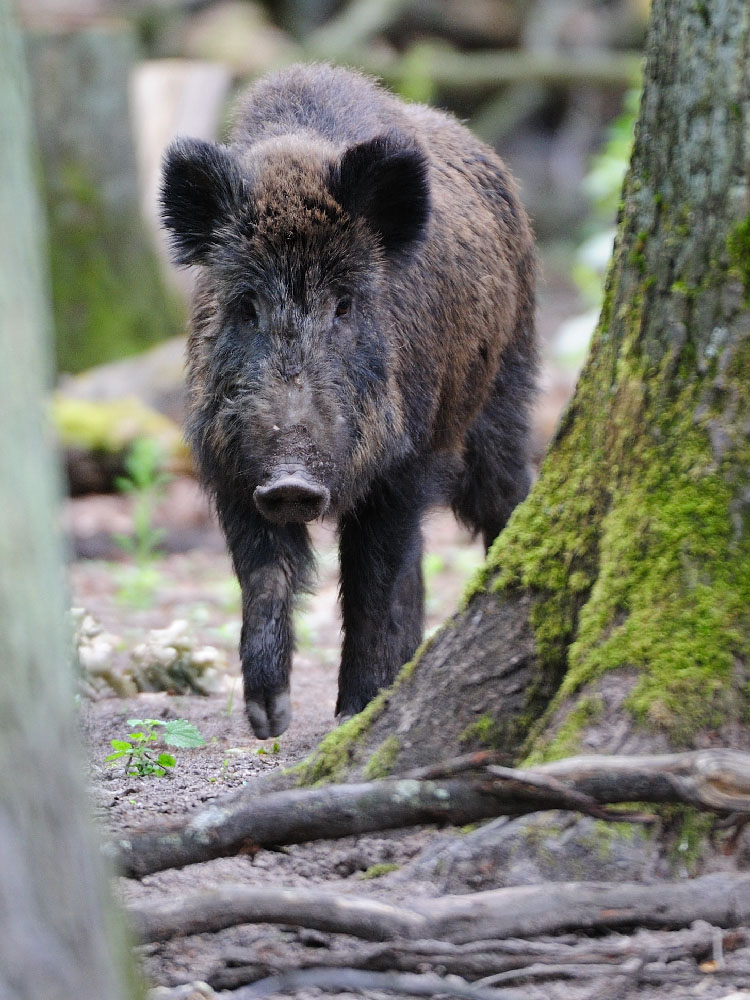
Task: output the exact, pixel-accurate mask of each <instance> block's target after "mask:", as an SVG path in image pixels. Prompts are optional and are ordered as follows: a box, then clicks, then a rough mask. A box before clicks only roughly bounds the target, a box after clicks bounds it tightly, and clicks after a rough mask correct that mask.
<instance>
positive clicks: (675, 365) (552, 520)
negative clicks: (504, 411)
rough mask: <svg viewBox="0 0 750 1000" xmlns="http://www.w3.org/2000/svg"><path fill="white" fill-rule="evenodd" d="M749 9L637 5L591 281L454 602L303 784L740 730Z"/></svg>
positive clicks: (734, 737)
mask: <svg viewBox="0 0 750 1000" xmlns="http://www.w3.org/2000/svg"><path fill="white" fill-rule="evenodd" d="M748 65H750V6H748V4H747V0H708V2H705V3H695V2H694V0H654V3H653V5H652V14H651V22H650V28H649V35H648V49H647V65H646V70H645V89H644V94H643V101H642V106H641V112H640V118H639V122H638V126H637V130H636V140H635V147H634V152H633V157H632V162H631V167H630V171H629V175H628V178H627V180H626V184H625V189H624V201H623V207H622V211H621V223H620V228H619V236H618V240H617V245H616V249H615V253H614V258H613V262H612V265H611V270H610V274H609V278H608V283H607V289H606V300H605V304H604V308H603V311H602V315H601V319H600V322H599V327H598V331H597V333H596V336H595V339H594V342H593V345H592V348H591V353H590V357H589V360H588V362H587V365H586V367H585V369H584V371H583V373H582V375H581V378H580V381H579V384H578V388H577V391H576V394H575V397H574V399H573V401H572V403H571V405H570V407H569V410H568V412H567V414H566V416H565V417H564V419H563V421H562V425H561V427H560V429H559V431H558V434H557V436H556V439H555V441H554V443H553V445H552V447H551V450H550V453H549V455H548V457H547V459H546V461H545V463H544V465H543V468H542V470H541V475H540V478H539V481H538V482H537V484H536V486H535V488H534V489H533V491H532V493H531V495H530V496H529V498H528V499H527V500H526V502H525V503H524V504H522V505H521V506H520V507H519V508H518V509H517V511H516V512H515V514H514V516H513V518H512V519H511V522H510V523H509V525H508V527H507V529H506V530H505V532H504V533H503V534H502V535H501V536H500V538H499V539H498V541H497V542H496V543H495V545H494V546H493V548H492V550H491V552H490V555H489V558H488V560H487V562H486V565H485V567H484V569H483V571H482V573H481V576H480V578H479V579H477V580H476V581H475V583H474V585H473V587H472V588H471V593H470V594H469V595H468V596H467V599H466V601H465V603H464V606H463V609H462V610H460V611H459V613H458V614H457V615H456V616H455V617H454V618H453V619H452V620H451V621H449V622H448V623H447V624H446V625H445V626H444V627H443V629H442V630H441V631H440V632H439V633H438V634H437V635H436V636H434V637H433V638H432V639H431V641H429V642H428V643H427V644H426V645H425V647H424V648H423V649H422V651H421V654H419V655H418V656H417V658H416V660H415V662H414V664H412V665H411V666H410V667H408V668H406V669H405V670H404V671H403V672H402V675H401V677H400V678H399V680H398V681H397V683H396V687H395V688H394V689H393V690H392V691H391V692H390V693H388V694H385V695H383V696H381V697H380V698H379V699H378V700H377V701H376V702H374V703H373V704H372V705H371V706H370V707H369V708H368V709H366V710H365V713H363V715H361V716H359V717H357V718H355V719H354V720H352V721H351V722H350V723H349V724H348V725H347V726H346V727H342V728H341V729H340V730H338V731H336V732H335V733H333V734H331V736H330V737H329V738H328V740H327V741H325V742H324V743H323V744H322V745H321V747H320V748H319V750H318V752H317V753H316V755H314V757H313V758H312V759H311V760H310V761H308V762H307V764H306V765H305V766H304V769H303V771H302V778H303V779H304V780H311V779H313V780H314V779H316V778H321V777H325V776H331V775H342V774H344V773H345V772H347V771H349V772H352V771H361V770H362V769H363V768H365V769H367V768H369V771H370V773H376V772H378V773H387V772H388V771H392V770H401V769H403V768H405V767H409V766H415V765H418V764H425V763H430V762H433V761H435V760H436V759H440V758H443V757H449V756H451V755H452V754H454V753H456V752H457V751H461V750H466V749H470V748H471V747H474V746H477V745H491V746H495V747H497V748H499V749H501V750H504V751H507V753H508V755H509V757H511V758H513V759H516V760H519V759H527V760H539V759H545V758H553V757H558V756H563V755H566V754H569V753H577V752H599V753H607V752H609V753H638V752H646V751H650V752H659V751H664V750H668V749H678V748H686V747H700V746H704V745H709V744H713V743H723V744H728V745H731V746H734V747H738V748H740V747H742V748H747V747H748V746H750V724H749V722H750V684H749V683H748V682H749V680H750V75H749V74H748Z"/></svg>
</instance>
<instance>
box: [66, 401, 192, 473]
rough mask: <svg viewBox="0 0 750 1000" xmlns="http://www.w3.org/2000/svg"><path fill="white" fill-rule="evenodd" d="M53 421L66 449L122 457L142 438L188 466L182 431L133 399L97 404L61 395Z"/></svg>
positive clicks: (168, 420) (97, 402) (162, 416)
mask: <svg viewBox="0 0 750 1000" xmlns="http://www.w3.org/2000/svg"><path fill="white" fill-rule="evenodd" d="M52 419H53V422H54V425H55V429H56V430H57V433H58V435H59V438H60V443H61V444H62V445H63V447H65V448H80V449H82V450H84V451H90V452H101V453H103V454H105V455H119V454H121V453H122V452H124V451H125V450H126V449H127V448H129V447H130V446H131V445H132V444H133V442H134V441H136V440H137V439H138V438H153V439H155V440H157V441H158V442H159V443H160V446H161V448H162V451H163V452H164V455H165V456H168V457H169V458H170V459H172V460H173V459H178V460H181V461H184V462H187V455H188V452H187V447H186V445H185V443H184V441H183V439H182V434H181V432H180V429H179V427H178V426H177V425H176V424H175V423H174V422H173V421H172V420H170V419H169V418H168V417H165V416H164V415H163V414H161V413H157V412H156V410H152V409H151V408H150V407H148V406H146V405H145V404H144V403H142V402H141V401H140V400H139V399H136V398H135V397H133V396H128V397H123V398H121V399H112V400H97V401H96V402H94V401H92V400H88V399H72V398H70V397H66V396H63V395H61V394H60V393H57V394H56V395H55V396H54V397H53V400H52Z"/></svg>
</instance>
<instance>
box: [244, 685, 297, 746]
mask: <svg viewBox="0 0 750 1000" xmlns="http://www.w3.org/2000/svg"><path fill="white" fill-rule="evenodd" d="M245 712H246V713H247V718H248V721H249V723H250V725H251V726H252V728H253V732H254V733H255V735H256V736H257V737H258V739H259V740H267V739H268V738H269V736H280V735H281V733H283V732H284V730H285V729H287V728H288V726H289V723H290V722H291V721H292V701H291V698H290V697H289V692H288V691H275V692H272V693H270V694H267V695H265V697H264V696H262V695H261V698H260V699H259V700H256V699H254V698H247V699H246V700H245Z"/></svg>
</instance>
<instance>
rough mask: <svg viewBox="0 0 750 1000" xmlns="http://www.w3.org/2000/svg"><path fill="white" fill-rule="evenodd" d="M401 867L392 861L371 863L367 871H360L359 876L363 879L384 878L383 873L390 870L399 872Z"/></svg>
mask: <svg viewBox="0 0 750 1000" xmlns="http://www.w3.org/2000/svg"><path fill="white" fill-rule="evenodd" d="M400 867H401V866H400V865H397V864H393V863H391V862H381V863H380V864H378V865H370V867H369V868H368V869H367V870H366V871H363V872H361V873H360V875H359V878H361V879H363V880H365V879H372V878H382V876H383V875H388V874H389V873H390V872H397V871H398V870H399V868H400Z"/></svg>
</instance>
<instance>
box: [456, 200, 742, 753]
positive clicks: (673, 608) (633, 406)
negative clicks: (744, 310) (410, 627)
mask: <svg viewBox="0 0 750 1000" xmlns="http://www.w3.org/2000/svg"><path fill="white" fill-rule="evenodd" d="M660 211H661V212H662V213H663V214H665V215H666V213H667V208H666V207H665V206H660ZM683 217H684V212H681V211H680V210H679V209H676V210H675V211H673V212H671V213H670V218H669V219H667V220H666V221H665V226H667V228H668V230H669V231H670V232H672V233H673V234H674V233H677V231H678V230H679V228H680V225H681V224H682V220H683ZM675 238H677V236H675ZM623 245H624V248H623ZM645 246H646V234H645V232H640V233H638V234H632V235H631V236H630V237H629V239H626V238H624V237H623V238H621V241H620V246H619V249H618V252H617V257H616V259H615V261H614V263H613V269H612V271H611V274H610V278H609V281H608V286H607V291H606V295H605V303H604V308H603V312H602V317H601V320H600V324H599V328H598V330H597V334H596V337H595V342H594V345H593V347H592V353H591V355H590V358H589V362H588V363H587V366H586V368H585V369H584V372H583V373H582V375H581V378H580V380H579V385H578V389H577V393H576V397H575V399H574V400H573V402H572V404H571V405H570V407H569V410H568V413H567V414H566V416H565V417H564V418H563V422H562V425H561V429H560V431H559V432H558V436H557V439H556V441H555V442H553V447H552V449H551V451H550V453H549V455H548V458H547V460H546V462H545V464H544V465H543V467H542V470H541V475H540V479H539V481H538V483H537V485H536V487H535V488H534V490H533V491H532V493H531V495H530V496H529V498H528V499H527V501H526V502H525V503H524V504H522V505H521V506H520V507H519V508H517V510H516V511H515V513H514V515H513V517H512V518H511V520H510V522H509V524H508V527H507V528H506V530H505V532H503V534H502V535H501V536H500V537H499V538H498V539H497V541H496V542H495V544H494V545H493V547H492V549H491V551H490V553H489V558H488V562H487V565H486V566H485V568H484V570H483V573H482V574H481V575H479V576H478V577H477V578H476V579H475V581H473V583H472V588H471V591H470V593H477V592H479V591H480V590H485V591H491V592H497V593H499V594H502V595H504V596H507V597H509V596H511V595H512V594H513V593H520V592H523V593H527V594H530V595H531V597H532V608H531V614H530V621H531V625H532V628H533V631H534V637H535V640H536V649H537V655H538V659H539V663H540V668H541V669H540V674H539V678H540V680H539V690H540V692H541V695H542V700H544V694H545V692H548V691H550V690H552V691H554V690H555V689H556V688H557V689H558V690H557V694H556V696H555V697H554V699H553V701H552V702H551V703H550V704H549V706H548V709H547V712H546V713H545V715H544V717H543V718H542V719H541V720H539V718H538V716H539V714H540V713H539V712H537V713H536V716H537V719H536V720H535V719H534V714H535V713H534V711H533V704H532V698H533V697H534V694H533V693H532V692H530V693H529V700H528V703H527V709H528V711H527V713H526V715H527V718H528V719H529V720H530V725H532V726H533V730H532V734H531V736H530V737H529V739H528V742H527V753H528V755H529V757H528V759H529V760H532V759H534V760H539V759H549V758H550V757H558V756H563V755H567V754H569V753H574V752H576V751H577V749H578V747H579V735H580V733H581V731H582V730H583V729H584V728H585V727H586V725H588V724H589V723H590V722H591V720H592V718H593V717H594V715H595V714H596V713H597V712H599V711H601V703H598V702H597V701H596V699H595V698H589V697H584V698H583V700H581V698H582V696H581V692H582V689H584V688H585V687H586V685H588V684H591V683H592V682H595V681H596V679H597V678H598V677H600V676H602V675H603V674H604V673H605V672H607V671H611V670H619V669H627V670H629V671H631V672H632V674H633V676H634V677H636V680H635V683H634V685H633V686H632V688H631V690H630V694H629V697H628V699H627V703H626V708H627V709H628V710H629V711H630V712H631V713H632V715H633V717H634V718H635V719H636V720H637V721H638V722H639V723H642V724H643V725H645V726H648V727H650V728H653V729H661V730H665V731H666V732H667V733H668V735H669V737H670V740H671V741H672V742H674V743H675V744H677V745H680V744H684V745H689V744H690V742H691V739H692V738H693V736H694V734H695V733H697V732H698V731H700V730H701V729H705V728H713V727H716V726H718V725H720V724H721V723H723V722H725V721H727V720H731V719H736V718H739V717H747V715H748V712H749V711H750V705H748V704H747V696H746V695H745V696H743V695H742V692H741V691H740V692H739V696H738V691H737V689H736V688H735V686H734V685H733V670H734V665H735V664H736V663H737V662H748V661H749V660H750V614H749V612H748V609H750V530H748V528H749V527H750V526H749V525H748V524H744V526H743V527H742V528H738V516H739V514H738V513H737V512H738V511H739V510H740V509H741V510H743V511H745V514H744V515H743V517H744V518H745V520H747V519H748V516H750V515H747V513H746V505H745V506H744V507H743V506H742V505H741V504H740V506H739V507H738V500H737V498H738V497H740V496H741V495H742V494H741V489H742V486H741V485H740V484H737V483H736V482H734V480H733V475H734V473H733V470H735V471H736V470H746V469H748V468H750V443H749V442H748V438H747V435H746V434H742V433H738V432H735V431H733V432H732V434H733V437H732V438H731V440H727V441H726V443H725V444H724V445H723V449H724V450H723V453H722V455H721V458H720V459H719V458H717V456H716V455H715V454H714V453H713V448H712V438H711V433H710V431H711V430H712V425H713V422H716V423H718V422H719V421H720V420H721V426H723V425H724V424H726V423H727V421H726V418H725V417H724V413H725V408H726V400H727V398H728V397H731V398H732V399H733V400H734V403H733V405H732V418H731V426H732V427H734V428H741V427H743V426H748V425H750V401H749V400H748V394H747V391H746V383H747V371H748V370H750V344H748V343H747V342H746V341H745V342H743V341H740V342H739V345H738V347H737V348H736V349H735V348H733V349H732V350H733V354H731V355H729V354H727V355H725V356H724V357H723V358H721V366H722V367H721V371H720V377H719V374H718V373H719V368H718V365H719V358H720V356H721V350H720V348H716V349H714V348H713V346H712V345H710V344H709V345H708V347H707V348H705V349H703V353H702V354H701V355H700V357H699V356H698V351H699V349H700V348H699V347H698V344H697V343H696V341H695V340H693V339H692V338H688V339H687V340H686V342H685V343H681V342H676V343H675V347H674V350H673V351H670V352H662V355H661V356H660V355H659V354H658V353H657V354H656V355H655V356H654V357H649V356H648V351H647V350H645V349H644V339H645V338H646V337H647V336H648V322H649V313H650V310H649V304H650V296H651V295H652V294H664V293H658V292H655V291H654V282H653V281H652V280H651V281H650V280H648V279H647V278H644V277H642V276H641V274H640V270H641V269H640V267H638V266H633V265H634V261H633V260H632V253H633V252H635V253H636V254H641V253H643V250H644V248H645ZM729 254H730V257H731V259H732V266H733V267H734V268H735V269H740V271H741V273H742V275H743V281H744V282H745V283H746V288H749V289H750V220H747V221H746V222H744V223H742V224H740V226H738V227H736V228H735V230H734V231H733V234H732V236H731V237H730V241H729ZM614 276H616V280H615V277H614ZM649 277H652V276H649ZM722 280H726V268H725V267H724V268H723V269H722V266H721V262H718V263H717V262H713V263H712V264H711V265H710V266H709V267H708V268H707V269H706V271H705V273H704V275H703V278H702V281H703V284H702V285H701V286H700V287H696V288H693V287H689V286H688V285H687V283H686V282H685V281H684V280H683V279H682V278H680V277H678V278H677V279H676V280H675V281H674V284H673V286H672V288H671V294H672V295H673V296H675V300H676V304H675V311H676V312H677V314H678V315H685V313H684V309H685V301H686V300H687V303H688V305H687V308H689V309H690V310H691V311H692V310H695V314H696V315H697V314H698V312H699V311H700V310H703V311H705V310H707V309H712V308H714V304H715V303H717V302H718V293H717V290H716V289H717V287H721V285H720V282H721V281H722ZM615 288H616V289H617V302H615V301H614V298H613V292H614V289H615ZM680 310H682V313H680ZM691 315H692V313H688V314H687V318H688V321H689V318H690V316H691ZM610 327H612V328H613V329H616V333H617V336H616V337H614V338H610V335H609V331H610ZM729 357H731V360H730V361H729V362H728V360H727V359H728V358H729ZM743 373H744V374H743ZM704 376H705V377H704ZM714 378H716V382H713V381H712V380H713V379H714ZM714 384H715V385H717V386H718V388H717V389H716V390H713V389H712V385H714ZM712 393H713V402H714V405H715V411H714V409H713V408H712V405H711V400H712ZM733 511H734V513H733ZM558 685H559V687H558ZM546 701H547V702H549V696H548V695H547V698H546ZM553 719H554V723H553V722H552V720H553ZM551 724H552V725H553V727H554V732H553V733H552V736H551V739H550V740H549V741H548V742H547V743H546V744H545V745H541V744H540V743H539V741H538V740H535V738H534V734H540V735H541V733H543V732H544V731H545V729H548V728H549V727H550V725H551Z"/></svg>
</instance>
